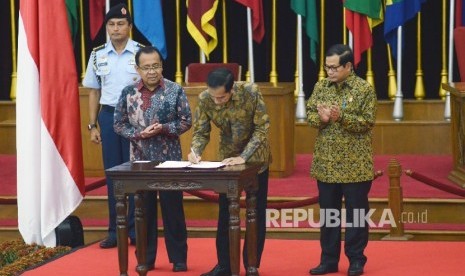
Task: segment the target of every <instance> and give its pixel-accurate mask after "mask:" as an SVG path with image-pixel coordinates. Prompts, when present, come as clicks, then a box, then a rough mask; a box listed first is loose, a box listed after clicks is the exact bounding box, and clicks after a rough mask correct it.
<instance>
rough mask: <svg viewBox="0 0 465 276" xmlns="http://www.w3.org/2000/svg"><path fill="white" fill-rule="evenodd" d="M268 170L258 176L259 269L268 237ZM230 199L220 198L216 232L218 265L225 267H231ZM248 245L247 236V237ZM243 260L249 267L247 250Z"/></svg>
mask: <svg viewBox="0 0 465 276" xmlns="http://www.w3.org/2000/svg"><path fill="white" fill-rule="evenodd" d="M268 172H269V171H268V169H266V170H265V171H263V172H262V173H260V174H258V191H257V267H260V259H261V257H262V252H263V248H264V246H265V235H266V203H267V200H268ZM228 206H229V205H228V199H227V197H226V195H225V194H220V196H219V214H218V229H217V232H216V255H217V258H218V264H219V265H220V266H223V267H227V268H229V267H230V262H229V209H228ZM245 244H247V235H246V237H245ZM242 260H243V262H244V267H247V266H248V264H247V260H248V257H247V248H246V246H244V248H243V250H242Z"/></svg>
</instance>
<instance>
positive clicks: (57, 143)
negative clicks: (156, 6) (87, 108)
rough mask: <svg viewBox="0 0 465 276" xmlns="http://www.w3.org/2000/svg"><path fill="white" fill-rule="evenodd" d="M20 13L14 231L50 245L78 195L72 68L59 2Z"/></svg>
mask: <svg viewBox="0 0 465 276" xmlns="http://www.w3.org/2000/svg"><path fill="white" fill-rule="evenodd" d="M19 9H20V13H19V23H18V77H17V78H18V79H17V81H18V85H17V99H16V149H17V164H18V178H17V198H18V226H19V231H20V232H21V235H22V236H23V239H24V241H25V242H26V243H37V244H44V245H46V246H55V245H56V238H55V231H54V230H55V228H56V227H57V226H58V225H59V224H60V223H61V222H62V221H63V220H64V219H65V218H66V217H67V216H68V215H70V214H71V213H72V212H73V211H74V210H75V209H76V207H77V206H78V205H79V204H80V203H81V201H82V198H83V195H84V175H83V162H82V143H81V131H80V129H81V128H80V114H79V91H78V79H77V72H76V62H75V59H74V50H73V45H72V40H71V34H70V29H69V25H68V19H67V14H66V5H65V0H21V1H20V6H19ZM51 41H53V43H50V42H51Z"/></svg>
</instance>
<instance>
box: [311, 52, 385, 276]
mask: <svg viewBox="0 0 465 276" xmlns="http://www.w3.org/2000/svg"><path fill="white" fill-rule="evenodd" d="M353 59H354V58H353V53H352V50H351V49H350V48H349V47H348V46H347V45H342V44H337V45H334V46H332V47H331V48H329V49H328V51H327V52H326V60H325V66H324V68H325V70H326V72H327V74H328V77H327V78H326V79H323V80H321V81H319V82H318V83H317V84H316V85H315V88H314V90H313V93H312V95H311V97H310V99H309V100H308V102H307V118H308V122H309V124H310V126H312V127H314V128H317V129H318V136H317V139H316V144H315V151H314V155H313V161H312V167H311V175H312V177H314V178H316V180H317V185H318V193H319V204H320V208H321V210H322V211H323V213H322V216H321V218H320V223H321V228H320V231H321V232H320V245H321V250H322V252H321V259H320V264H319V265H318V266H317V267H315V268H312V269H311V270H310V271H309V272H310V274H312V275H323V274H327V273H333V272H337V271H338V269H339V268H338V263H339V258H340V252H341V224H343V223H345V226H346V227H345V230H346V231H345V244H344V252H345V254H346V256H347V258H348V259H349V262H350V266H349V269H348V275H350V276H353V275H361V274H363V272H364V266H365V263H366V261H367V258H366V256H365V255H364V250H365V248H366V246H367V244H368V224H367V222H366V221H364V217H365V214H368V211H369V206H368V192H369V191H370V188H371V182H372V180H373V152H372V142H371V139H372V129H373V126H374V123H375V115H376V106H377V100H376V93H375V91H374V88H373V87H372V86H371V85H370V84H369V83H368V82H366V81H365V80H363V79H361V78H360V77H358V76H356V75H355V73H354V72H353ZM342 198H344V203H345V209H346V213H347V216H346V221H344V216H341V213H342V210H341V209H342ZM334 222H335V223H334Z"/></svg>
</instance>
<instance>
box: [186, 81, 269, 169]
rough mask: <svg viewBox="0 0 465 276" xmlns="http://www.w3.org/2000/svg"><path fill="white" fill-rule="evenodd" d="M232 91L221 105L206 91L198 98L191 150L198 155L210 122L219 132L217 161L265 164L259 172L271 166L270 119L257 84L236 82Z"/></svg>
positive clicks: (202, 147)
mask: <svg viewBox="0 0 465 276" xmlns="http://www.w3.org/2000/svg"><path fill="white" fill-rule="evenodd" d="M233 91H234V93H233V95H232V96H231V99H230V100H229V101H228V102H227V103H225V104H224V105H216V104H215V102H214V101H213V100H212V99H211V97H210V94H209V93H208V91H203V92H202V93H201V94H200V95H199V103H198V105H197V108H196V110H195V114H194V128H193V137H192V148H193V149H194V150H195V151H196V152H197V153H198V154H200V155H201V153H202V152H203V151H204V149H205V146H206V145H207V144H208V142H209V140H210V131H211V125H210V122H212V123H213V124H215V126H217V127H218V129H219V130H220V144H219V155H220V156H218V158H219V159H220V160H223V159H225V158H229V157H237V156H241V157H242V158H243V159H244V160H245V161H246V162H253V161H256V162H265V165H264V166H263V167H262V169H261V171H263V170H265V169H266V168H268V165H269V163H271V150H270V144H269V140H268V130H269V128H270V117H269V116H268V114H267V113H266V107H265V102H264V101H263V96H262V94H261V93H260V91H259V90H258V86H257V85H255V84H250V83H245V82H236V83H235V84H234V86H233Z"/></svg>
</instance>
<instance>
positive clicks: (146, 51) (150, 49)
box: [135, 46, 165, 66]
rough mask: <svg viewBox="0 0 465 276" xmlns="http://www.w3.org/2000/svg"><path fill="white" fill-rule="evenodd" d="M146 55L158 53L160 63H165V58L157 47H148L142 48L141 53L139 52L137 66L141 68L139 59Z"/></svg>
mask: <svg viewBox="0 0 465 276" xmlns="http://www.w3.org/2000/svg"><path fill="white" fill-rule="evenodd" d="M142 53H144V54H151V53H157V54H158V56H159V57H160V61H161V64H163V63H164V62H165V61H164V60H163V56H162V55H161V53H160V50H158V48H157V47H153V46H147V47H142V48H140V49H139V51H137V53H136V57H135V59H136V65H137V66H139V57H140V55H141V54H142Z"/></svg>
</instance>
